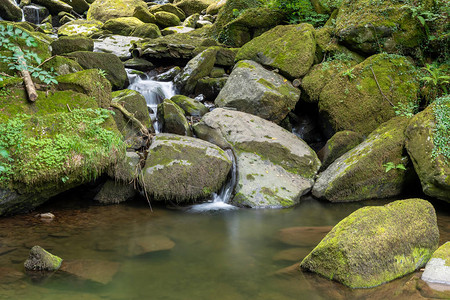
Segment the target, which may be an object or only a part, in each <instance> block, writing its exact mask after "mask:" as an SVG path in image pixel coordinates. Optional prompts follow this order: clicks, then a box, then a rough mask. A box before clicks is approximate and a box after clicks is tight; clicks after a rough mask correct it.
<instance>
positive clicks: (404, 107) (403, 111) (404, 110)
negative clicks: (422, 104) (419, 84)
mask: <svg viewBox="0 0 450 300" xmlns="http://www.w3.org/2000/svg"><path fill="white" fill-rule="evenodd" d="M418 111H419V104H418V103H417V101H409V102H407V103H403V102H399V103H397V105H395V106H394V112H395V115H396V116H403V117H408V118H411V117H412V116H414V115H415V114H416V113H417V112H418Z"/></svg>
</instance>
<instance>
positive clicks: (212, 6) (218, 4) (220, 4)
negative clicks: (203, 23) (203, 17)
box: [206, 0, 227, 15]
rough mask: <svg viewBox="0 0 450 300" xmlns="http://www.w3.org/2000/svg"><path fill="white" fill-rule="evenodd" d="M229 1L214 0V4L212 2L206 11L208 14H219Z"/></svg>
mask: <svg viewBox="0 0 450 300" xmlns="http://www.w3.org/2000/svg"><path fill="white" fill-rule="evenodd" d="M226 3H227V0H218V1H216V2H214V3H213V4H210V5H209V6H208V8H207V9H206V13H207V14H208V15H217V13H218V12H219V10H220V9H221V8H222V7H224V5H225V4H226Z"/></svg>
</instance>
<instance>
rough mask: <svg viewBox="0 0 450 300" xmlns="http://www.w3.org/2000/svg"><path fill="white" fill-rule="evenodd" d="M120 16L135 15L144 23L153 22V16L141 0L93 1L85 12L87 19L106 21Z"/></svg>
mask: <svg viewBox="0 0 450 300" xmlns="http://www.w3.org/2000/svg"><path fill="white" fill-rule="evenodd" d="M120 17H136V18H138V19H139V20H141V21H142V22H145V23H154V16H153V14H151V13H150V12H149V11H148V9H147V4H146V3H145V2H144V1H142V0H121V1H115V0H102V1H94V3H92V4H91V6H90V7H89V10H88V12H87V20H98V21H101V22H106V21H108V20H110V19H114V18H120Z"/></svg>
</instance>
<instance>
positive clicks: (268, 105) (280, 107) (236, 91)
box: [214, 60, 300, 123]
mask: <svg viewBox="0 0 450 300" xmlns="http://www.w3.org/2000/svg"><path fill="white" fill-rule="evenodd" d="M299 98H300V90H299V89H297V88H295V87H293V86H292V84H291V83H290V82H289V81H288V80H286V79H285V78H284V77H283V76H281V75H279V74H277V73H275V72H272V71H268V70H266V69H264V68H263V67H262V66H261V65H260V64H258V63H256V62H254V61H251V60H243V61H240V62H238V63H237V64H236V65H235V67H234V69H233V71H232V72H231V74H230V77H229V78H228V80H227V82H226V84H225V86H224V87H223V89H222V90H221V91H220V93H219V95H218V96H217V98H216V100H215V101H214V103H215V105H216V106H217V107H232V108H235V109H237V110H239V111H243V112H246V113H250V114H254V115H256V116H259V117H261V118H264V119H266V120H270V121H273V122H275V123H280V122H281V121H282V120H283V119H284V118H285V117H286V115H287V114H288V113H289V112H290V111H291V110H292V109H294V107H295V104H296V103H297V101H298V100H299Z"/></svg>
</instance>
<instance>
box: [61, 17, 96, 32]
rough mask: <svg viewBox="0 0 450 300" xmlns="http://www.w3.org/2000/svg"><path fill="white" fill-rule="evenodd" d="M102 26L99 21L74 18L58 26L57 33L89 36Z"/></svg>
mask: <svg viewBox="0 0 450 300" xmlns="http://www.w3.org/2000/svg"><path fill="white" fill-rule="evenodd" d="M102 26H103V23H102V22H99V21H95V20H93V21H87V20H81V19H80V20H74V21H70V22H68V23H65V24H64V25H62V26H61V27H59V28H58V35H68V36H71V35H83V36H89V35H91V34H93V33H96V32H100V28H101V27H102Z"/></svg>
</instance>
